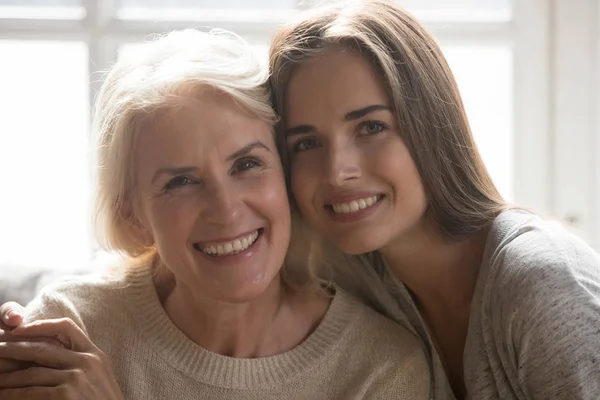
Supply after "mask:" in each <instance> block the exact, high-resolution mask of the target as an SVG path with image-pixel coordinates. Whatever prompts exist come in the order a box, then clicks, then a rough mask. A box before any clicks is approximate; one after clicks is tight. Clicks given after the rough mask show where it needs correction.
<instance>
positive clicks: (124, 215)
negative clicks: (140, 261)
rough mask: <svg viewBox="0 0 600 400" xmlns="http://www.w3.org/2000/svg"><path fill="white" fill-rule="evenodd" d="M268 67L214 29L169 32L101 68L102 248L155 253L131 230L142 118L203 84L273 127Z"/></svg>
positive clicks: (97, 120) (97, 121)
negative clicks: (104, 72) (136, 150)
mask: <svg viewBox="0 0 600 400" xmlns="http://www.w3.org/2000/svg"><path fill="white" fill-rule="evenodd" d="M267 78H268V70H267V67H266V63H262V62H260V60H259V59H258V57H257V56H256V55H255V54H254V52H253V50H252V48H251V46H250V45H249V44H247V43H246V42H245V41H244V40H243V39H242V38H240V37H239V36H237V35H235V34H233V33H230V32H226V31H222V30H213V31H210V32H202V31H198V30H193V29H188V30H183V31H175V32H171V33H168V34H166V35H164V36H159V37H157V38H156V39H155V40H153V41H150V42H147V43H144V44H142V45H140V47H139V48H138V49H135V52H134V53H133V54H132V55H131V56H130V57H124V58H122V59H121V60H119V61H118V62H117V63H116V64H115V65H114V66H113V67H112V68H111V70H110V71H109V72H108V74H107V75H106V78H105V80H104V83H103V85H102V88H101V90H100V93H99V95H98V98H97V101H96V107H95V117H94V121H93V131H94V132H95V134H96V135H97V144H98V148H97V171H96V173H97V198H96V204H95V221H94V223H95V227H96V234H97V238H98V241H99V243H100V245H101V246H102V248H103V249H105V250H108V251H111V252H118V253H121V254H124V255H126V256H129V257H133V258H136V257H139V256H142V255H144V254H149V253H150V254H151V253H154V252H155V249H154V247H153V246H152V244H151V243H145V242H144V239H143V238H142V237H141V236H140V235H139V234H136V232H135V229H134V228H135V227H136V225H138V224H139V221H138V219H137V217H136V215H135V207H132V206H133V205H135V203H136V201H135V200H136V199H135V196H136V182H135V179H134V173H133V171H134V167H133V166H134V160H133V154H134V152H133V147H134V146H135V143H136V139H137V136H138V135H139V132H140V130H141V129H142V127H143V125H144V123H146V122H147V121H149V120H150V118H149V117H150V116H152V115H153V114H154V113H155V112H156V111H157V110H159V109H161V108H163V107H167V106H169V105H170V104H174V103H176V101H177V98H178V97H179V96H180V95H181V94H182V93H194V92H195V91H196V90H198V89H201V88H204V87H210V88H214V89H216V90H219V91H221V92H223V93H226V94H228V95H230V96H231V97H232V98H234V99H235V100H237V102H238V103H239V104H241V105H242V106H243V107H244V108H245V109H247V110H248V111H249V112H250V113H251V114H252V115H254V116H256V117H257V118H260V119H262V120H264V121H267V122H268V123H269V124H274V122H275V120H276V116H275V113H274V112H273V109H272V108H271V106H270V103H269V96H270V93H269V90H268V85H266V82H267Z"/></svg>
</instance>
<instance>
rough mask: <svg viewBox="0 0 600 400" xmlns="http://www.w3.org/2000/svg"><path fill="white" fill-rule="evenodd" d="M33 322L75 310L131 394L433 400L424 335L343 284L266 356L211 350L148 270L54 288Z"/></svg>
mask: <svg viewBox="0 0 600 400" xmlns="http://www.w3.org/2000/svg"><path fill="white" fill-rule="evenodd" d="M28 314H29V316H30V317H29V320H39V319H46V318H58V317H69V318H71V319H73V321H74V322H76V323H77V324H78V325H79V326H80V327H82V328H83V329H84V330H85V331H86V333H87V334H88V335H89V337H90V338H91V339H92V341H93V342H94V343H95V344H96V346H98V347H99V348H100V349H101V350H102V351H103V352H104V353H105V354H106V355H107V357H108V359H109V360H110V363H111V367H112V369H113V371H114V373H115V376H116V377H117V380H118V383H119V385H120V387H121V389H122V391H123V394H124V395H125V398H127V399H140V400H141V399H144V400H147V399H178V400H183V399H199V398H200V399H215V400H219V399H247V400H267V399H277V400H281V399H307V400H309V399H310V400H319V399H427V398H428V396H429V383H430V377H429V368H428V366H427V361H426V359H425V355H424V352H423V348H422V345H420V343H419V341H418V339H417V338H416V337H415V336H414V335H412V334H410V333H409V332H408V331H407V330H405V329H404V328H402V327H401V326H399V325H398V324H396V323H394V322H392V321H390V320H388V319H386V318H385V317H383V316H381V315H379V314H377V313H375V312H374V311H372V310H370V309H368V308H367V307H366V306H364V305H362V304H361V303H360V302H358V301H357V300H354V299H353V298H352V297H350V296H349V295H348V294H346V293H345V292H343V291H341V290H337V291H336V294H335V297H334V299H333V301H332V303H331V305H330V307H329V310H328V311H327V313H326V315H325V317H324V318H323V320H322V322H321V323H320V325H319V326H318V327H317V329H316V330H315V331H314V332H313V333H312V334H311V335H310V336H309V337H308V338H306V339H305V341H304V342H302V343H301V344H300V345H299V346H297V347H295V348H294V349H292V350H290V351H288V352H285V353H283V354H279V355H275V356H271V357H264V358H253V359H250V358H232V357H226V356H221V355H218V354H215V353H212V352H210V351H208V350H206V349H203V348H202V347H200V346H199V345H197V344H196V343H194V342H192V341H191V340H190V339H189V338H188V337H187V336H185V335H184V334H183V333H182V332H181V331H180V330H179V329H177V327H176V326H175V325H174V324H173V323H172V322H171V320H170V319H169V317H168V316H167V315H166V313H165V311H164V310H163V308H162V306H161V304H160V301H159V299H158V296H157V294H156V290H155V287H154V284H153V281H152V277H151V271H150V270H149V269H147V268H142V269H138V270H132V271H129V272H128V273H127V274H126V275H125V276H124V277H122V278H119V279H107V278H103V277H98V276H95V277H92V276H90V277H84V278H81V277H79V278H77V279H71V280H68V281H63V282H61V283H58V284H55V285H53V286H50V287H48V288H46V289H45V290H44V291H43V293H42V294H41V295H40V296H38V298H36V300H34V301H33V302H32V303H30V305H29V306H28Z"/></svg>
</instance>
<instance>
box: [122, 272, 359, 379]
mask: <svg viewBox="0 0 600 400" xmlns="http://www.w3.org/2000/svg"><path fill="white" fill-rule="evenodd" d="M126 279H127V280H128V282H127V283H128V285H127V287H126V288H125V289H124V290H125V295H126V298H127V307H128V309H129V312H130V314H131V316H132V318H133V320H134V321H135V329H136V330H137V331H138V332H139V334H140V335H141V336H142V337H143V338H144V339H145V340H146V342H147V344H148V345H149V346H150V347H151V348H152V349H153V350H154V351H155V352H157V353H158V354H159V355H160V356H161V357H162V358H163V359H164V360H165V361H166V362H167V363H169V364H170V365H171V366H172V367H173V368H175V369H177V370H178V371H180V372H181V373H183V374H185V375H186V376H189V377H190V378H192V379H195V380H197V381H200V382H203V383H206V384H209V385H213V386H219V387H223V388H230V389H267V388H270V387H274V386H277V385H281V384H283V383H285V382H287V381H289V380H290V379H293V378H294V377H296V376H298V375H299V374H302V373H303V372H305V371H306V370H309V369H311V368H313V367H315V366H316V365H318V364H319V360H321V359H324V358H326V357H327V355H328V354H329V353H330V352H331V351H333V350H334V349H335V347H337V345H338V344H339V343H340V342H341V341H342V340H343V337H344V336H345V334H346V333H347V332H348V331H350V330H351V329H352V326H353V325H354V324H355V323H356V321H357V320H358V318H359V316H360V314H361V310H362V307H361V306H360V304H359V303H358V302H357V301H356V300H354V299H353V298H351V297H350V296H349V295H347V294H346V293H344V292H343V291H341V290H339V289H338V290H337V291H336V294H335V297H334V299H333V301H332V302H331V305H330V306H329V309H328V310H327V313H326V314H325V316H324V318H323V320H322V321H321V323H320V324H319V326H318V327H317V329H315V331H314V332H313V333H312V334H311V335H310V336H309V337H308V338H306V339H305V340H304V342H302V343H301V344H300V345H298V346H296V347H295V348H294V349H292V350H290V351H287V352H285V353H282V354H278V355H275V356H271V357H261V358H234V357H227V356H222V355H219V354H216V353H213V352H211V351H208V350H206V349H204V348H202V347H201V346H199V345H197V344H196V343H194V342H193V341H192V340H190V339H189V338H188V337H187V336H186V335H185V334H184V333H183V332H181V331H180V330H179V329H178V328H177V327H176V326H175V325H174V324H173V322H172V321H171V319H170V318H169V317H168V316H167V314H166V312H165V311H164V309H163V307H162V305H161V303H160V300H159V298H158V295H157V293H156V288H155V286H154V283H153V281H152V271H151V269H150V268H140V269H136V270H134V271H131V272H130V273H129V274H128V276H127V278H126Z"/></svg>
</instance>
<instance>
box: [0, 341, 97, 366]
mask: <svg viewBox="0 0 600 400" xmlns="http://www.w3.org/2000/svg"><path fill="white" fill-rule="evenodd" d="M86 356H90V355H88V354H86V353H76V352H74V351H71V350H67V349H64V348H62V347H58V346H53V345H50V344H48V343H43V342H8V343H0V359H10V360H14V361H24V362H33V363H36V364H40V365H41V366H44V367H49V368H58V369H68V368H70V367H76V366H78V365H81V364H82V363H83V362H84V361H85V358H84V357H86Z"/></svg>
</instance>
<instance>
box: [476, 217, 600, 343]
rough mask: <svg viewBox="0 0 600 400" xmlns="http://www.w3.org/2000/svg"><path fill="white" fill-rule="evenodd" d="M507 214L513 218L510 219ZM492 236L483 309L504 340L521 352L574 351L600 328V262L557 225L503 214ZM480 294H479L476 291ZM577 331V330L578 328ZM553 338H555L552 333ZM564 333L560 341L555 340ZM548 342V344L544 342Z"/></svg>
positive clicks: (585, 246) (593, 252) (577, 240)
mask: <svg viewBox="0 0 600 400" xmlns="http://www.w3.org/2000/svg"><path fill="white" fill-rule="evenodd" d="M507 213H508V214H507ZM503 214H504V215H501V216H500V217H499V218H500V220H499V221H496V223H495V224H494V225H495V226H494V227H493V228H492V231H491V232H490V239H489V243H488V244H490V243H491V244H492V245H490V246H488V249H486V253H488V256H487V257H488V259H487V261H484V264H485V265H483V266H482V271H481V273H482V274H483V275H484V277H483V278H482V279H483V282H481V281H480V283H479V285H481V287H482V288H481V289H480V291H481V293H482V294H481V299H479V300H481V303H479V304H480V305H478V307H481V311H482V312H483V315H486V320H487V321H489V323H490V324H491V327H492V328H494V330H495V331H496V333H498V334H500V335H501V336H502V337H504V335H506V334H508V337H505V338H504V340H508V341H510V342H511V343H514V344H515V345H516V346H518V347H521V346H525V345H526V344H527V341H528V339H527V338H529V339H531V343H534V342H537V343H538V344H540V343H542V342H543V341H542V338H544V337H546V338H547V337H549V335H550V336H552V337H553V338H554V339H555V340H552V341H548V343H547V345H548V346H550V345H552V346H559V342H561V344H560V346H562V347H563V348H566V347H565V344H564V343H562V342H563V341H564V340H567V339H569V340H571V342H572V343H571V345H570V346H568V347H569V348H572V346H575V345H577V344H579V345H582V344H583V343H584V342H585V340H586V339H585V337H586V335H590V336H589V337H590V338H591V337H595V335H596V332H597V326H598V324H599V323H600V257H599V255H598V254H597V253H596V252H595V251H594V250H593V249H591V248H590V247H589V246H588V245H587V244H586V243H585V242H583V241H582V240H581V239H579V238H577V237H576V236H574V235H573V234H571V233H570V232H568V231H567V230H566V229H564V228H563V227H562V226H561V225H559V224H558V223H556V222H549V221H545V220H543V219H541V218H539V217H537V216H534V215H532V214H529V213H526V212H521V211H508V212H505V213H503ZM476 293H477V291H476ZM575 327H576V329H573V328H575ZM550 333H552V334H550ZM559 333H560V334H562V335H563V338H562V339H561V340H558V338H557V337H556V335H558V334H559ZM544 343H545V341H544Z"/></svg>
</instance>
